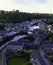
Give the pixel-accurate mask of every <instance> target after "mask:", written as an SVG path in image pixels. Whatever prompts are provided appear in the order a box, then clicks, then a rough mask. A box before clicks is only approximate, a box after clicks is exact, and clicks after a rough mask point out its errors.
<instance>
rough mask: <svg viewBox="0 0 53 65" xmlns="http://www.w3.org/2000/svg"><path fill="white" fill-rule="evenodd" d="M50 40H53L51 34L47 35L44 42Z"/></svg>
mask: <svg viewBox="0 0 53 65" xmlns="http://www.w3.org/2000/svg"><path fill="white" fill-rule="evenodd" d="M50 38H53V33H48V34H47V35H46V37H45V40H49V39H50Z"/></svg>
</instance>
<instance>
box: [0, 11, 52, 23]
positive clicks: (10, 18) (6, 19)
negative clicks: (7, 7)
mask: <svg viewBox="0 0 53 65" xmlns="http://www.w3.org/2000/svg"><path fill="white" fill-rule="evenodd" d="M42 18H47V19H52V18H53V15H52V14H39V13H26V12H19V10H13V11H4V10H0V22H2V23H18V22H19V23H21V22H23V21H28V20H29V21H31V20H32V19H42Z"/></svg>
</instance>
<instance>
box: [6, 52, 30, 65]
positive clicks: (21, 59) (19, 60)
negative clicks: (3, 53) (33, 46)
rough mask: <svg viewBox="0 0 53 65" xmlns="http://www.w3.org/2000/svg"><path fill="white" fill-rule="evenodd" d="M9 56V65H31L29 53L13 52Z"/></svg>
mask: <svg viewBox="0 0 53 65" xmlns="http://www.w3.org/2000/svg"><path fill="white" fill-rule="evenodd" d="M9 54H10V55H8V56H7V58H8V59H7V65H31V63H30V59H29V54H30V52H28V51H25V52H24V51H11V52H10V53H9Z"/></svg>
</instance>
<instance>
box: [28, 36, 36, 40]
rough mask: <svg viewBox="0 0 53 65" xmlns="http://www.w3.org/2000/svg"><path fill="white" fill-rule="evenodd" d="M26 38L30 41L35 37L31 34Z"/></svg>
mask: <svg viewBox="0 0 53 65" xmlns="http://www.w3.org/2000/svg"><path fill="white" fill-rule="evenodd" d="M27 39H29V40H31V41H34V40H35V37H34V36H33V35H28V37H27Z"/></svg>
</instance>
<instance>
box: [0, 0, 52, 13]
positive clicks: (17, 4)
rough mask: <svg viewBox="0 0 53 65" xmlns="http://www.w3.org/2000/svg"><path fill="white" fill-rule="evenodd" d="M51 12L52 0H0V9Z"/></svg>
mask: <svg viewBox="0 0 53 65" xmlns="http://www.w3.org/2000/svg"><path fill="white" fill-rule="evenodd" d="M13 9H15V10H19V11H22V12H30V13H53V0H0V10H6V11H11V10H13Z"/></svg>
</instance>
